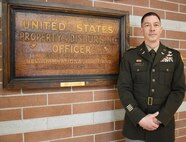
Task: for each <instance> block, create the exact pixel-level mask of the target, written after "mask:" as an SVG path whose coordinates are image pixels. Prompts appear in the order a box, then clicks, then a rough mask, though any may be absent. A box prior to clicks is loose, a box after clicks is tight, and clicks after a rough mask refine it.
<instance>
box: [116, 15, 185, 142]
mask: <svg viewBox="0 0 186 142" xmlns="http://www.w3.org/2000/svg"><path fill="white" fill-rule="evenodd" d="M141 30H142V33H143V36H144V42H143V43H142V44H141V45H139V46H138V47H136V48H133V49H129V50H128V51H126V52H125V53H124V56H123V59H122V61H121V66H120V73H119V77H118V85H117V86H118V92H119V96H120V100H121V103H122V104H123V106H124V108H125V110H126V113H125V119H124V129H123V134H124V136H125V137H126V138H127V140H126V141H127V142H158V141H159V142H174V141H175V119H174V114H175V112H176V111H177V109H178V108H179V106H180V105H181V103H182V101H183V98H184V93H185V77H184V64H183V61H182V58H181V56H180V53H179V52H178V51H177V50H174V49H171V48H168V47H166V46H164V45H163V44H162V43H161V42H160V35H161V32H162V27H161V20H160V17H159V15H157V14H156V13H154V12H149V13H146V14H145V15H144V16H143V17H142V19H141ZM154 56H155V57H154Z"/></svg>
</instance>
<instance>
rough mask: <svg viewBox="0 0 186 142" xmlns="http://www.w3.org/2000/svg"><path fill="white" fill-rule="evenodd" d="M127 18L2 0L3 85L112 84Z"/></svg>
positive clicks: (125, 39)
mask: <svg viewBox="0 0 186 142" xmlns="http://www.w3.org/2000/svg"><path fill="white" fill-rule="evenodd" d="M128 16H129V13H128V12H126V11H116V10H108V9H98V8H91V7H77V6H76V7H75V6H67V5H62V4H57V3H56V4H52V3H43V2H42V3H37V2H32V1H24V0H19V1H17V2H15V1H14V0H7V1H3V49H4V51H3V61H4V66H3V70H4V75H3V78H4V80H3V86H4V87H5V88H8V89H11V88H45V87H47V88H48V87H52V88H56V87H68V86H95V85H105V84H113V83H115V82H116V79H117V75H118V70H119V60H120V58H121V56H122V53H123V52H124V50H125V49H126V48H127V46H128V38H129V17H128Z"/></svg>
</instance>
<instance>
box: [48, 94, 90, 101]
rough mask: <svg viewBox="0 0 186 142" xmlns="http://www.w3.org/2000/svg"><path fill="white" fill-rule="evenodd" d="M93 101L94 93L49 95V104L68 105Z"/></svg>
mask: <svg viewBox="0 0 186 142" xmlns="http://www.w3.org/2000/svg"><path fill="white" fill-rule="evenodd" d="M92 100H93V94H92V92H78V93H61V94H50V95H48V103H49V104H66V103H77V102H87V101H92Z"/></svg>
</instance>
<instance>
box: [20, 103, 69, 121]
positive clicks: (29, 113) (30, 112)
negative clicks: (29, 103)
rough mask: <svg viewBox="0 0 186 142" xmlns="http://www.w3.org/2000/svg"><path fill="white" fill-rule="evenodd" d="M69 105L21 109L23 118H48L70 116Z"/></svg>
mask: <svg viewBox="0 0 186 142" xmlns="http://www.w3.org/2000/svg"><path fill="white" fill-rule="evenodd" d="M70 114H71V105H64V106H47V107H33V108H25V109H23V118H24V119H28V118H40V117H50V116H61V115H70Z"/></svg>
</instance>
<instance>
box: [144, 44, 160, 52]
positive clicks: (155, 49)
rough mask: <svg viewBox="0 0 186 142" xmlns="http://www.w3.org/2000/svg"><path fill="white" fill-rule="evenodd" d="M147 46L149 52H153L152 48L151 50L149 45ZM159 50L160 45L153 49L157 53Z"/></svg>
mask: <svg viewBox="0 0 186 142" xmlns="http://www.w3.org/2000/svg"><path fill="white" fill-rule="evenodd" d="M145 46H146V47H147V50H148V51H149V52H150V51H151V50H152V48H150V46H148V45H147V44H145ZM158 48H159V45H158V46H157V47H155V48H153V49H154V51H155V52H157V51H158Z"/></svg>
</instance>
